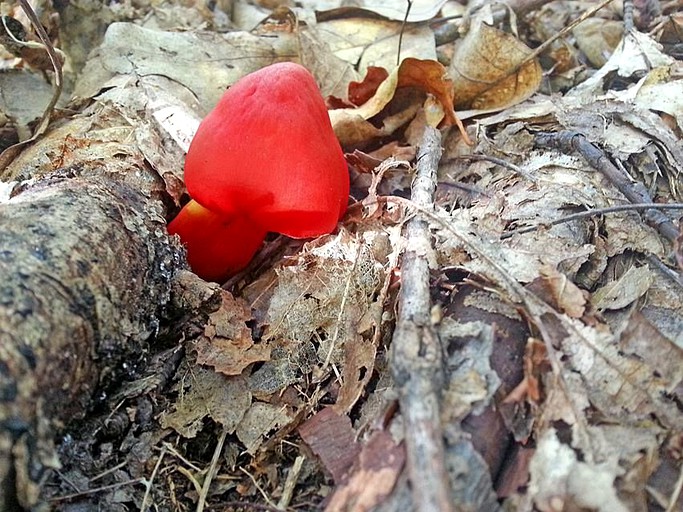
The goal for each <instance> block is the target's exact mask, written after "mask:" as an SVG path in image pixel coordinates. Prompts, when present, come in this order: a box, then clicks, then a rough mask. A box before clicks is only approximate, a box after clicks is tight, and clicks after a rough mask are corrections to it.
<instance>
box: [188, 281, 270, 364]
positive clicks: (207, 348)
mask: <svg viewBox="0 0 683 512" xmlns="http://www.w3.org/2000/svg"><path fill="white" fill-rule="evenodd" d="M250 320H252V316H251V309H250V308H249V305H248V304H247V303H246V302H245V301H244V300H242V299H236V298H234V297H233V296H232V295H231V294H230V293H228V292H226V291H223V292H222V303H221V307H220V308H219V309H218V310H217V311H215V312H214V313H212V314H211V315H210V316H209V321H208V323H207V325H206V327H205V328H204V335H203V336H201V337H200V338H198V339H197V341H196V343H195V350H196V351H197V363H199V364H204V365H208V366H213V367H214V368H215V369H216V371H217V372H220V373H223V374H225V375H239V374H240V373H242V371H243V370H244V369H245V368H246V367H247V366H249V365H250V364H252V363H255V362H259V361H268V360H270V350H271V349H270V346H269V345H267V344H266V343H254V340H253V339H252V336H251V329H250V328H249V327H248V326H247V322H249V321H250Z"/></svg>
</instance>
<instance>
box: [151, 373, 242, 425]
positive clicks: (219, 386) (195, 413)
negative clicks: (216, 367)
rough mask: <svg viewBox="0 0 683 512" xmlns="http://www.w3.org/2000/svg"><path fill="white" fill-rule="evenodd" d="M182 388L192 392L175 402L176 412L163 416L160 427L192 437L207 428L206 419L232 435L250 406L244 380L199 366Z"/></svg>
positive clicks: (186, 392) (190, 374) (188, 374)
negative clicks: (214, 422)
mask: <svg viewBox="0 0 683 512" xmlns="http://www.w3.org/2000/svg"><path fill="white" fill-rule="evenodd" d="M181 386H183V388H184V387H189V390H187V391H185V390H184V389H183V392H181V393H180V394H179V396H178V398H177V399H176V403H175V410H174V411H171V412H164V413H163V414H162V415H161V426H162V427H163V428H172V429H173V430H175V431H176V432H178V433H179V434H180V435H182V436H183V437H186V438H192V437H195V436H196V435H197V433H198V432H199V431H200V430H201V429H202V428H203V426H204V418H206V417H207V416H208V417H210V418H211V419H213V420H214V421H216V422H218V423H220V424H221V425H222V426H223V427H224V428H225V429H226V430H227V431H228V432H233V431H234V430H235V428H236V427H237V425H238V424H239V422H240V421H241V420H242V418H243V416H244V414H245V413H246V411H247V410H248V409H249V407H250V405H251V393H249V389H248V388H247V384H246V381H245V380H244V379H243V378H241V377H225V376H224V375H221V374H220V373H216V372H214V371H213V370H208V369H206V368H203V367H201V366H196V367H194V368H193V369H192V371H191V373H190V372H188V373H187V374H186V375H185V379H184V382H183V381H181Z"/></svg>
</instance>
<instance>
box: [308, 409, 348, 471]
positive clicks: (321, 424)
mask: <svg viewBox="0 0 683 512" xmlns="http://www.w3.org/2000/svg"><path fill="white" fill-rule="evenodd" d="M299 435H300V436H301V439H303V440H304V442H305V443H306V444H307V445H308V446H309V447H310V448H311V450H313V453H315V454H316V455H317V456H318V457H320V460H321V461H322V463H323V465H324V466H325V468H326V469H327V470H328V471H329V472H330V474H331V475H332V477H333V478H334V481H335V482H336V483H338V484H339V483H341V482H343V481H344V480H345V476H346V474H347V472H348V470H349V469H350V468H351V465H352V464H353V463H354V461H355V460H356V457H357V456H358V453H359V452H360V446H359V445H358V443H357V442H356V433H355V431H354V430H353V428H352V427H351V420H350V419H349V418H348V416H346V415H339V414H337V413H336V412H334V410H333V409H332V408H330V407H326V408H324V409H322V410H321V411H319V412H317V413H316V414H315V415H314V416H313V417H311V418H310V419H309V420H307V421H306V422H305V423H303V424H302V425H301V426H300V427H299Z"/></svg>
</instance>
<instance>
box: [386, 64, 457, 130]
mask: <svg viewBox="0 0 683 512" xmlns="http://www.w3.org/2000/svg"><path fill="white" fill-rule="evenodd" d="M398 87H417V88H418V89H421V90H423V91H425V92H428V93H429V94H432V95H434V96H435V97H436V98H437V99H438V100H439V102H440V103H441V105H442V106H443V113H444V117H445V121H446V124H447V125H448V126H450V125H454V124H457V123H458V121H457V120H456V116H455V112H454V110H453V81H452V80H451V79H450V78H448V72H447V71H446V68H444V67H443V65H442V64H441V63H440V62H437V61H435V60H419V59H412V58H408V59H405V60H403V62H401V65H400V67H399V69H398Z"/></svg>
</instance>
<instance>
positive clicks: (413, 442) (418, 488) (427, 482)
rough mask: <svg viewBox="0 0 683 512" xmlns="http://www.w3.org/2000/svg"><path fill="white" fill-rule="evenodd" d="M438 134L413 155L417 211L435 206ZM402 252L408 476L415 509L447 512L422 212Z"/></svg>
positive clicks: (396, 367) (396, 355)
mask: <svg viewBox="0 0 683 512" xmlns="http://www.w3.org/2000/svg"><path fill="white" fill-rule="evenodd" d="M441 151H442V150H441V133H440V132H439V131H438V130H436V129H435V128H431V127H427V128H426V131H425V134H424V137H423V139H422V143H421V145H420V149H419V152H418V156H417V175H416V177H415V180H414V182H413V188H412V194H411V199H412V202H413V203H414V204H415V205H416V206H418V207H420V208H421V209H424V210H427V211H432V210H433V209H434V192H435V189H436V170H437V167H438V164H439V159H440V158H441ZM404 237H405V243H406V250H405V252H404V254H403V261H402V264H401V295H400V297H399V303H398V307H399V310H398V319H397V323H396V329H395V331H394V335H393V338H392V342H391V370H392V374H393V377H394V381H395V382H396V385H397V387H398V390H399V403H400V407H401V413H402V415H403V418H404V421H405V437H406V452H407V460H408V475H409V478H410V480H411V482H412V494H413V503H414V505H415V510H417V511H418V512H431V511H434V510H438V511H440V512H449V511H452V510H453V507H452V505H451V491H450V482H449V479H448V473H447V471H446V464H445V459H444V453H445V450H444V440H443V433H442V429H441V420H440V404H439V401H440V392H441V389H442V385H443V380H444V376H443V373H444V369H443V349H442V347H441V342H440V340H439V337H438V335H437V333H436V330H435V329H434V326H433V325H432V323H431V318H430V309H431V308H430V295H429V264H428V261H427V256H426V254H425V252H426V251H429V250H430V248H431V240H430V232H429V223H428V222H427V220H426V219H425V218H424V216H421V215H419V214H418V215H415V216H414V217H413V218H411V219H409V220H408V221H407V222H406V225H405V229H404Z"/></svg>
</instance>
